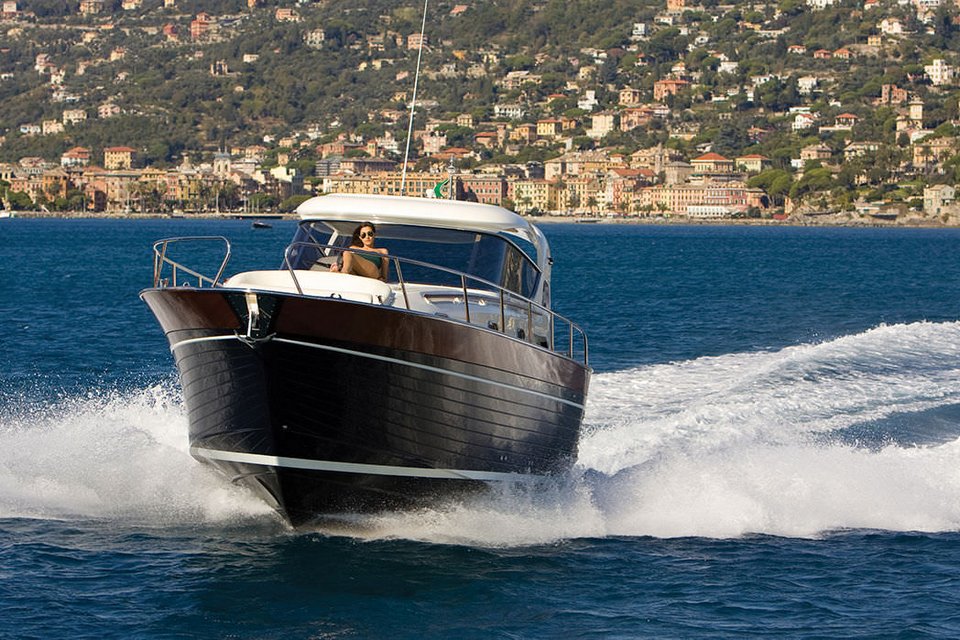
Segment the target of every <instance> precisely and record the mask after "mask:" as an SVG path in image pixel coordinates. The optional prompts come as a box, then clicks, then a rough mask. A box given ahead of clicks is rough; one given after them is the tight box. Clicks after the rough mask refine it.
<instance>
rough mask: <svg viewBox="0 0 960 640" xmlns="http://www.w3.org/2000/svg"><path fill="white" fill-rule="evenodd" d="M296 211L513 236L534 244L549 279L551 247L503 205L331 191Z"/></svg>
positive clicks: (341, 218)
mask: <svg viewBox="0 0 960 640" xmlns="http://www.w3.org/2000/svg"><path fill="white" fill-rule="evenodd" d="M297 214H298V215H299V216H300V219H301V220H339V221H346V222H372V223H373V224H408V225H416V226H421V227H435V228H441V229H459V230H464V231H485V232H487V233H494V234H496V233H503V234H506V235H511V236H516V237H518V238H522V239H523V240H525V241H527V242H529V243H531V244H532V245H533V246H534V247H536V251H537V255H536V256H532V258H533V260H534V261H535V262H536V263H537V266H538V267H539V268H540V270H541V272H543V273H544V274H545V275H546V277H547V279H549V272H550V268H549V260H550V247H549V244H548V243H547V239H546V237H544V235H543V232H542V231H540V229H538V228H537V227H535V226H534V225H532V224H530V223H529V222H527V221H526V220H524V219H523V218H521V217H520V216H518V215H517V214H515V213H513V212H512V211H509V210H508V209H504V208H503V207H497V206H494V205H491V204H480V203H479V202H464V201H461V200H440V199H436V200H435V199H432V198H411V197H408V196H377V195H370V194H361V193H333V194H330V195H325V196H316V197H314V198H310V199H309V200H307V201H305V202H303V203H302V204H301V205H300V206H299V207H297Z"/></svg>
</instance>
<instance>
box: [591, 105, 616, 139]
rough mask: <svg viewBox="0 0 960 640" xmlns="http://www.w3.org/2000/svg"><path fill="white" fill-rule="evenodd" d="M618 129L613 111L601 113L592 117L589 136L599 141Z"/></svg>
mask: <svg viewBox="0 0 960 640" xmlns="http://www.w3.org/2000/svg"><path fill="white" fill-rule="evenodd" d="M615 129H616V114H615V113H614V112H612V111H601V112H600V113H596V114H594V115H593V116H591V117H590V128H589V129H587V135H588V136H590V137H591V138H594V139H596V140H599V139H600V138H602V137H604V136H605V135H607V134H608V133H610V132H611V131H614V130H615Z"/></svg>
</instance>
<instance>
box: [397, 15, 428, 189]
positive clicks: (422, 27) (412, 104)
mask: <svg viewBox="0 0 960 640" xmlns="http://www.w3.org/2000/svg"><path fill="white" fill-rule="evenodd" d="M429 2H430V0H423V22H422V23H421V24H420V46H419V47H418V48H417V72H416V73H415V74H414V76H413V100H411V101H410V124H408V125H407V148H406V150H405V151H404V152H403V171H402V172H401V174H400V195H403V194H404V189H405V188H406V186H407V159H408V158H409V157H410V139H411V138H412V137H413V113H414V110H415V109H416V108H417V84H418V83H419V81H420V59H421V58H422V57H423V34H424V33H425V32H426V29H427V3H429Z"/></svg>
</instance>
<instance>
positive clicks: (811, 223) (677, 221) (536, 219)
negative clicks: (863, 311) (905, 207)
mask: <svg viewBox="0 0 960 640" xmlns="http://www.w3.org/2000/svg"><path fill="white" fill-rule="evenodd" d="M16 218H25V219H26V218H29V219H64V220H84V219H89V220H106V219H112V220H247V221H254V220H297V219H298V217H297V214H295V213H261V214H253V213H242V212H238V213H223V212H221V213H190V214H183V215H176V216H172V215H169V214H161V213H119V214H118V213H105V212H96V213H90V212H81V211H56V212H47V211H17V212H14V214H13V215H12V216H10V217H9V218H7V219H16ZM523 219H524V220H527V221H529V222H531V223H533V224H541V223H542V224H584V225H594V224H598V225H621V224H626V225H648V226H670V225H676V226H681V225H692V226H755V227H836V228H871V229H876V228H895V229H904V228H911V229H956V228H960V221H957V222H941V221H938V220H931V219H927V218H921V217H919V216H917V217H910V218H905V219H903V220H877V219H853V220H852V219H845V220H839V219H825V218H824V217H823V216H817V218H810V219H804V218H803V217H790V218H788V219H785V220H773V219H771V218H750V219H738V218H737V219H735V218H721V219H709V220H703V219H696V218H684V217H680V216H677V217H672V218H643V217H638V216H637V217H589V218H585V219H584V218H582V217H580V216H551V215H543V216H523Z"/></svg>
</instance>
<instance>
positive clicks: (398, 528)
mask: <svg viewBox="0 0 960 640" xmlns="http://www.w3.org/2000/svg"><path fill="white" fill-rule="evenodd" d="M170 388H172V385H171V386H170ZM170 388H167V387H154V388H148V389H144V390H140V391H135V392H125V393H121V392H105V393H103V394H101V395H96V396H91V397H88V398H83V399H75V400H71V401H67V402H62V403H60V404H57V405H56V406H52V407H50V408H49V411H44V412H42V413H41V414H39V415H38V414H37V413H36V412H32V413H29V414H24V415H17V414H16V410H15V408H14V409H13V410H8V411H7V414H0V517H4V516H6V517H11V516H22V517H23V516H25V517H51V518H74V517H84V518H90V517H102V518H119V519H124V520H138V521H147V522H151V523H154V524H156V525H157V526H165V525H166V524H169V523H177V524H180V523H183V522H187V523H214V524H216V523H221V522H230V521H235V520H237V519H244V518H247V519H260V520H263V519H270V518H272V517H273V516H272V515H271V514H270V512H269V509H267V507H265V506H264V505H263V504H262V503H260V502H259V501H257V500H256V499H254V498H252V497H251V496H249V495H247V494H246V493H244V492H243V491H242V490H239V489H237V488H235V487H233V486H232V485H230V484H229V483H227V482H226V481H225V480H224V479H222V478H221V477H220V476H217V475H215V474H213V473H212V472H210V471H208V470H206V469H205V468H204V467H202V466H201V465H199V464H198V463H196V462H195V461H194V460H192V459H191V458H190V457H189V455H188V453H187V441H186V417H185V415H184V412H183V408H182V407H181V405H180V403H179V399H178V398H177V396H176V394H175V392H172V391H171V390H170ZM958 405H960V323H947V324H934V323H917V324H911V325H895V326H882V327H878V328H876V329H873V330H871V331H868V332H865V333H862V334H858V335H852V336H847V337H843V338H840V339H837V340H833V341H830V342H825V343H822V344H815V345H800V346H794V347H789V348H786V349H783V350H781V351H775V352H755V353H746V354H731V355H725V356H720V357H711V358H699V359H696V360H692V361H688V362H679V363H669V364H657V365H651V366H645V367H638V368H635V369H631V370H626V371H620V372H616V373H607V374H600V375H596V376H595V377H594V380H593V383H592V389H591V397H590V404H589V406H588V410H587V418H586V425H585V432H584V435H583V437H582V438H581V442H580V447H579V460H578V465H577V468H576V469H575V471H574V473H572V474H571V475H570V477H568V478H564V479H562V480H560V481H558V482H557V483H556V485H554V486H552V487H547V488H545V489H542V490H540V491H537V492H517V491H514V490H503V491H500V492H492V493H490V494H487V495H484V496H482V497H478V498H476V499H472V500H470V501H462V502H455V503H451V504H447V505H444V506H441V507H436V508H432V509H422V510H415V511H407V512H399V513H386V514H378V515H373V516H363V517H357V518H354V519H352V520H345V521H343V522H342V523H340V525H338V526H337V527H335V528H334V529H330V530H329V531H330V532H336V533H342V532H344V531H346V532H348V533H350V534H351V535H357V536H362V537H365V538H370V539H381V538H404V539H415V540H428V541H432V542H443V543H454V544H471V545H490V546H516V545H529V544H549V543H552V542H555V541H557V540H561V539H570V538H582V537H604V536H614V535H615V536H658V537H675V536H707V537H736V536H741V535H745V534H751V533H766V534H774V535H784V536H803V537H810V536H817V535H820V534H822V533H823V532H825V531H832V530H837V529H845V528H869V529H885V530H895V531H903V530H919V531H928V532H937V531H955V530H958V529H960V411H956V409H957V407H958ZM951 411H954V413H953V414H952V415H951ZM952 417H956V418H957V420H956V421H954V420H952V419H951V418H952Z"/></svg>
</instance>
